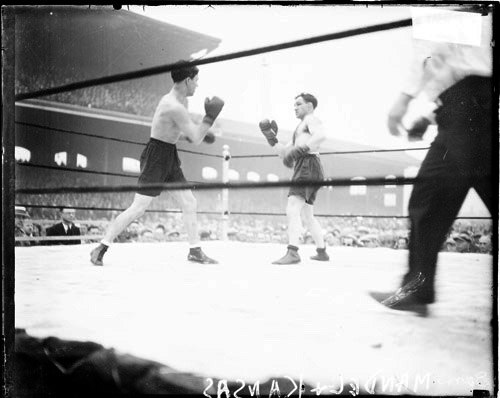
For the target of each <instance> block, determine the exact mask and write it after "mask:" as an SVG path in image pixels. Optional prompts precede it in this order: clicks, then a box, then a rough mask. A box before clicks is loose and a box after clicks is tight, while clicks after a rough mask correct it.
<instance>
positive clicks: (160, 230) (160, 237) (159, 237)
mask: <svg viewBox="0 0 500 398" xmlns="http://www.w3.org/2000/svg"><path fill="white" fill-rule="evenodd" d="M166 232H167V230H166V229H165V226H164V225H163V224H158V225H157V226H156V227H155V229H154V231H153V235H154V238H155V240H156V241H157V242H164V241H165V240H166V234H165V233H166Z"/></svg>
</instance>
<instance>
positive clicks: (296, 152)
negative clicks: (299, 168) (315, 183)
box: [283, 145, 309, 167]
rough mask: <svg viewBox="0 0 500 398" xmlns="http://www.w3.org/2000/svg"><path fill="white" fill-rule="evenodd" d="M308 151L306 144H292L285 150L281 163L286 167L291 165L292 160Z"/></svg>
mask: <svg viewBox="0 0 500 398" xmlns="http://www.w3.org/2000/svg"><path fill="white" fill-rule="evenodd" d="M308 152H309V147H308V146H307V145H301V146H294V147H292V148H290V149H288V150H287V151H286V153H285V156H283V164H284V165H285V166H286V167H292V166H293V162H295V161H296V160H297V159H299V158H300V157H302V156H304V155H305V154H306V153H308Z"/></svg>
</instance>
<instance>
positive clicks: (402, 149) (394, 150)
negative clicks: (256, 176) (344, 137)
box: [231, 147, 430, 159]
mask: <svg viewBox="0 0 500 398" xmlns="http://www.w3.org/2000/svg"><path fill="white" fill-rule="evenodd" d="M429 148H430V147H425V148H396V149H366V150H356V151H333V152H320V153H319V154H320V155H351V154H356V153H378V152H403V151H425V150H428V149H429ZM276 156H278V155H275V154H272V155H269V154H265V155H231V159H247V158H271V157H276Z"/></svg>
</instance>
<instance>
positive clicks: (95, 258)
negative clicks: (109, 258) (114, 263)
mask: <svg viewBox="0 0 500 398" xmlns="http://www.w3.org/2000/svg"><path fill="white" fill-rule="evenodd" d="M106 250H108V246H106V245H103V244H102V243H100V244H99V246H97V247H96V248H95V249H94V250H92V251H91V252H90V261H91V262H92V264H94V265H99V266H102V265H103V263H102V258H103V257H104V253H106Z"/></svg>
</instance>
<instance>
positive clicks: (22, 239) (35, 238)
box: [15, 235, 104, 242]
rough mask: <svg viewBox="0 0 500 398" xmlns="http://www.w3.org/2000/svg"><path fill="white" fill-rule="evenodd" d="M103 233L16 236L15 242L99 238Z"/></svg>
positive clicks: (102, 236)
mask: <svg viewBox="0 0 500 398" xmlns="http://www.w3.org/2000/svg"><path fill="white" fill-rule="evenodd" d="M102 238H104V235H71V236H65V235H61V236H16V237H15V241H16V242H32V241H35V242H43V241H54V240H57V241H60V240H100V239H102Z"/></svg>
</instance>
